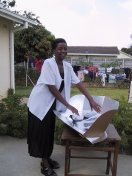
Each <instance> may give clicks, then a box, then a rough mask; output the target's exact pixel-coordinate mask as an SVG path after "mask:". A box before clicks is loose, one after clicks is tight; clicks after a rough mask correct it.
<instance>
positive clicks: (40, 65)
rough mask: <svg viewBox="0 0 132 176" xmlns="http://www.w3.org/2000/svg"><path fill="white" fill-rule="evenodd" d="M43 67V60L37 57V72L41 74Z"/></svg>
mask: <svg viewBox="0 0 132 176" xmlns="http://www.w3.org/2000/svg"><path fill="white" fill-rule="evenodd" d="M42 65H43V60H42V59H41V58H40V57H37V58H36V62H35V71H36V72H38V73H40V72H41V68H42Z"/></svg>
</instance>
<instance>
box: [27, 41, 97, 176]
mask: <svg viewBox="0 0 132 176" xmlns="http://www.w3.org/2000/svg"><path fill="white" fill-rule="evenodd" d="M52 49H53V51H54V57H52V58H49V59H46V60H45V62H44V64H43V66H42V70H41V74H40V77H39V79H38V81H37V84H36V86H35V87H34V88H33V90H32V92H31V95H30V97H29V101H28V140H27V142H28V151H29V154H30V155H31V156H33V157H38V158H42V162H41V173H42V174H44V175H45V176H57V174H56V173H55V171H54V170H53V169H55V168H59V164H58V163H57V162H56V161H54V160H52V159H51V158H50V157H51V154H52V151H53V143H54V130H55V114H54V112H53V110H54V109H56V110H57V111H65V110H66V108H68V109H69V110H71V111H72V113H75V114H77V115H79V114H78V110H77V109H76V108H75V107H73V106H71V105H70V104H69V103H68V100H69V98H70V89H71V84H72V83H73V84H75V85H76V87H77V88H78V89H79V90H80V91H81V92H82V93H83V94H84V95H85V96H86V97H87V99H88V100H89V102H90V105H91V108H94V109H95V110H96V111H100V106H99V105H98V104H97V103H96V102H95V101H94V100H93V98H92V97H91V96H90V95H89V93H88V92H87V90H86V89H85V88H84V87H83V86H82V83H81V82H80V80H79V79H78V77H77V76H76V74H75V73H74V71H73V68H72V66H71V64H69V63H68V62H66V61H64V59H65V57H66V55H67V43H66V41H65V40H64V39H62V38H58V39H55V41H54V42H53V44H52Z"/></svg>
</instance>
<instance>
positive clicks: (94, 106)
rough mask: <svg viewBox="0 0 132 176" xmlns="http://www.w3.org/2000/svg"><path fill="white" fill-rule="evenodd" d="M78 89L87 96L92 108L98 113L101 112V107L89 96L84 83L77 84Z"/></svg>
mask: <svg viewBox="0 0 132 176" xmlns="http://www.w3.org/2000/svg"><path fill="white" fill-rule="evenodd" d="M76 87H77V88H78V89H79V90H80V92H81V93H82V94H84V95H85V96H86V98H87V99H88V101H89V103H90V106H91V108H93V109H94V110H95V111H97V112H100V110H101V106H100V105H99V104H97V103H96V102H95V101H94V99H93V98H92V96H91V95H90V94H89V92H88V91H87V89H86V88H85V87H84V86H83V84H82V82H79V83H78V84H76Z"/></svg>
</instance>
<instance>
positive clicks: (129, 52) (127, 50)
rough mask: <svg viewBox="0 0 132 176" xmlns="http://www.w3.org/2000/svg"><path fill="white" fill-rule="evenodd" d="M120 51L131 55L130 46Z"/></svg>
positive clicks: (131, 49) (131, 48)
mask: <svg viewBox="0 0 132 176" xmlns="http://www.w3.org/2000/svg"><path fill="white" fill-rule="evenodd" d="M131 39H132V35H131ZM121 51H123V52H124V53H127V54H130V55H132V46H130V47H129V48H122V49H121Z"/></svg>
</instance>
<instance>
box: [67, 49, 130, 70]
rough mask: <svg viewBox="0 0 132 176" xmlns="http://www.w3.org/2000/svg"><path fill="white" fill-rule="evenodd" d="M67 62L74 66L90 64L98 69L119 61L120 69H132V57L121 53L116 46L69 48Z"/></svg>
mask: <svg viewBox="0 0 132 176" xmlns="http://www.w3.org/2000/svg"><path fill="white" fill-rule="evenodd" d="M67 60H68V61H69V62H71V64H72V65H76V64H79V63H81V62H86V63H87V62H88V63H92V64H93V66H96V67H100V65H101V64H103V63H112V62H116V61H118V63H119V65H120V67H122V68H124V67H130V68H132V56H130V55H128V54H126V53H123V52H121V51H119V50H118V48H117V47H116V46H109V47H105V46H103V47H102V46H69V47H68V55H67Z"/></svg>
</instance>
